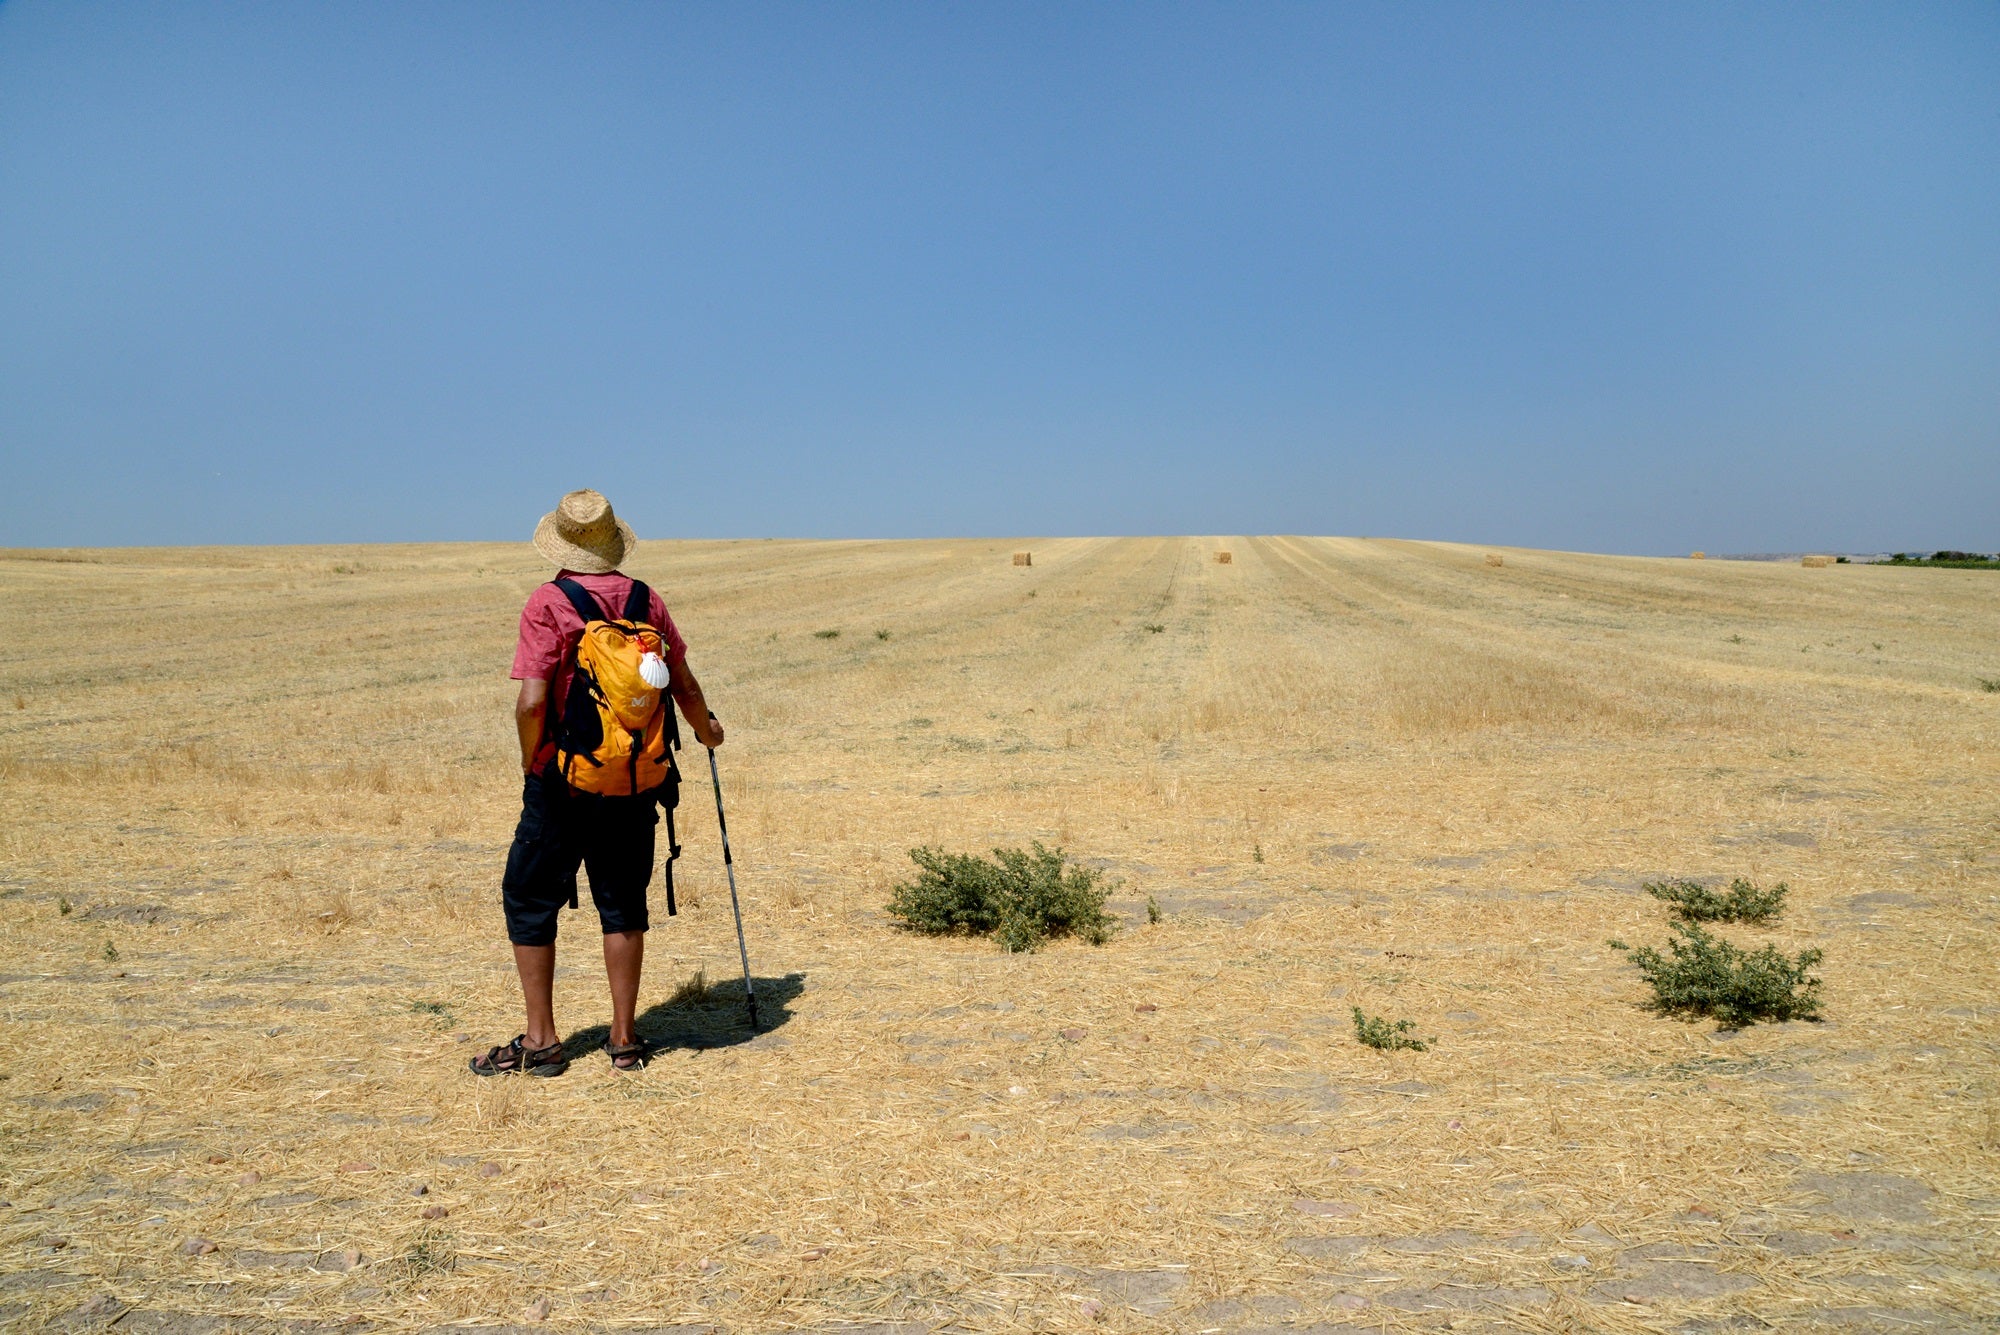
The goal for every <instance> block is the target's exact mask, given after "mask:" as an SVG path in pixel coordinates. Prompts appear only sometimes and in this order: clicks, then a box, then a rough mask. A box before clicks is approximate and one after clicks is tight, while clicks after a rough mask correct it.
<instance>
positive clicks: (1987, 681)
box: [1979, 677, 2000, 692]
mask: <svg viewBox="0 0 2000 1335" xmlns="http://www.w3.org/2000/svg"><path fill="white" fill-rule="evenodd" d="M1979 689H1980V690H1982V691H1987V692H1993V691H2000V677H1981V678H1980V679H1979Z"/></svg>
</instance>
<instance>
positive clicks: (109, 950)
mask: <svg viewBox="0 0 2000 1335" xmlns="http://www.w3.org/2000/svg"><path fill="white" fill-rule="evenodd" d="M104 958H105V959H106V960H109V961H110V962H111V963H113V964H116V963H117V962H118V947H116V946H114V945H112V944H111V943H110V942H109V941H106V942H105V943H104Z"/></svg>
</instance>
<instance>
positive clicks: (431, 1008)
mask: <svg viewBox="0 0 2000 1335" xmlns="http://www.w3.org/2000/svg"><path fill="white" fill-rule="evenodd" d="M410 1013H411V1014H413V1015H428V1016H430V1017H431V1018H432V1019H434V1020H436V1021H437V1023H438V1028H440V1029H449V1028H451V1027H452V1025H453V1024H455V1023H456V1022H457V1017H456V1016H454V1015H453V1014H452V1013H451V1007H449V1006H447V1005H446V1004H445V1003H444V1002H442V1001H413V1002H411V1003H410Z"/></svg>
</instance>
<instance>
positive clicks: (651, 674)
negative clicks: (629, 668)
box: [639, 654, 673, 691]
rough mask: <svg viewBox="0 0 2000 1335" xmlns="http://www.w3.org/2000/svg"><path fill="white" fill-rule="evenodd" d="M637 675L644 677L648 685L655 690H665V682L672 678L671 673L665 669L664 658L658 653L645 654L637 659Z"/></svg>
mask: <svg viewBox="0 0 2000 1335" xmlns="http://www.w3.org/2000/svg"><path fill="white" fill-rule="evenodd" d="M639 675H640V676H641V677H643V678H645V680H646V684H647V685H648V686H651V687H652V688H653V689H654V690H657V691H664V690H666V689H667V683H668V682H670V681H672V680H673V674H672V673H671V672H669V671H668V670H667V662H666V660H665V659H664V658H661V657H660V656H659V655H658V654H647V655H646V656H645V657H644V658H642V659H640V660H639Z"/></svg>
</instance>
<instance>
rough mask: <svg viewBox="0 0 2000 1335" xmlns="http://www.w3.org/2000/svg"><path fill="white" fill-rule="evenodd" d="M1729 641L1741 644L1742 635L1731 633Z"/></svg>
mask: <svg viewBox="0 0 2000 1335" xmlns="http://www.w3.org/2000/svg"><path fill="white" fill-rule="evenodd" d="M1729 642H1730V643H1731V644H1741V643H1743V637H1742V636H1741V635H1732V636H1730V637H1729Z"/></svg>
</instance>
